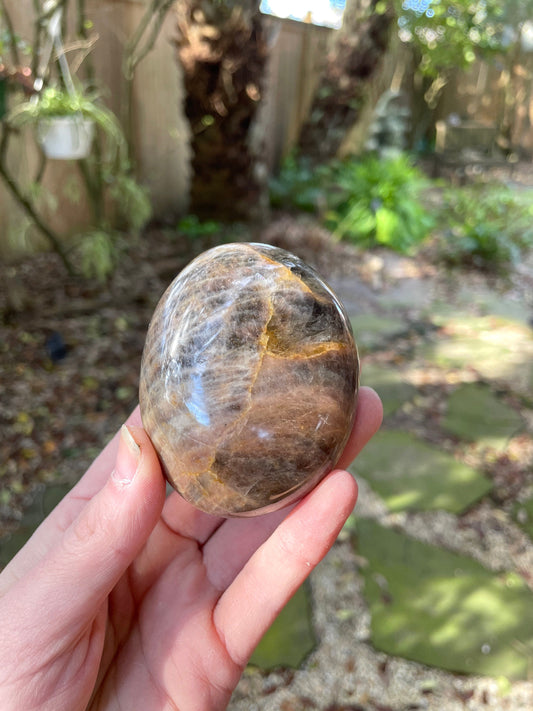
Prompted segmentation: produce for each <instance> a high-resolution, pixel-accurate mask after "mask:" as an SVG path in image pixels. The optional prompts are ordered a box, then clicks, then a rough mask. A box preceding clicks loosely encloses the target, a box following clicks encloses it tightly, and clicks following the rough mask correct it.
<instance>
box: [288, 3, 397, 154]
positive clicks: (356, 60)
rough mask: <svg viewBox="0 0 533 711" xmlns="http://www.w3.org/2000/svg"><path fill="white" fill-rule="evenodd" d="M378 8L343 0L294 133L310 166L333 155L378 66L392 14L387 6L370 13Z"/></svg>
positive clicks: (390, 24)
mask: <svg viewBox="0 0 533 711" xmlns="http://www.w3.org/2000/svg"><path fill="white" fill-rule="evenodd" d="M378 4H382V3H379V0H370V2H369V3H368V2H367V3H365V2H360V1H359V2H357V0H352V3H351V5H350V2H349V1H348V4H347V7H346V10H345V16H344V20H343V26H342V28H341V29H340V30H339V34H338V37H337V39H336V41H335V43H334V45H333V47H332V49H331V51H330V52H329V54H328V57H327V60H326V66H325V68H324V71H323V74H322V77H321V79H320V81H319V84H318V87H317V90H316V92H315V95H314V99H313V102H312V104H311V108H310V111H309V115H308V118H307V120H306V121H305V123H304V125H303V126H302V129H301V131H300V137H299V141H298V153H299V154H300V156H302V157H304V158H306V159H307V160H309V161H310V162H311V163H313V164H317V163H322V162H327V161H329V160H331V159H333V158H334V157H335V156H336V155H337V153H338V151H339V148H340V146H341V144H342V141H343V139H344V137H345V135H346V133H347V131H349V130H350V129H351V128H352V127H353V126H354V124H355V123H356V122H357V120H358V118H359V116H360V113H361V110H362V108H363V106H364V104H365V99H366V87H367V86H368V84H369V83H370V82H371V81H372V79H373V78H374V77H375V75H376V73H377V71H378V69H379V68H380V66H381V60H382V59H383V57H384V55H385V53H386V51H387V48H388V45H389V36H390V30H391V26H392V21H393V19H394V17H395V15H394V11H393V9H392V6H391V5H390V4H388V5H387V8H386V10H385V12H381V13H379V12H376V6H377V5H378ZM364 5H367V8H366V10H365V8H364V7H363V6H364Z"/></svg>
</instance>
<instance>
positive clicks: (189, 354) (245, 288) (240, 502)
mask: <svg viewBox="0 0 533 711" xmlns="http://www.w3.org/2000/svg"><path fill="white" fill-rule="evenodd" d="M358 382H359V361H358V355H357V348H356V345H355V342H354V338H353V335H352V331H351V327H350V322H349V320H348V318H347V316H346V313H345V311H344V308H343V306H342V304H341V303H340V301H339V300H338V298H337V297H336V296H335V294H333V292H332V291H331V289H330V288H329V287H328V286H327V285H326V284H325V283H324V282H323V281H322V279H321V278H320V277H319V276H318V274H317V273H316V272H315V271H314V270H313V269H311V268H310V267H309V266H307V265H306V264H305V263H304V262H302V261H301V260H300V259H299V258H298V257H295V256H294V255H292V254H289V253H288V252H286V251H284V250H282V249H279V248H277V247H271V246H269V245H264V244H254V243H248V244H246V243H244V244H229V245H223V246H220V247H215V248H214V249H211V250H209V251H207V252H204V253H203V254H201V255H200V256H199V257H197V258H196V259H195V260H194V261H192V262H191V263H190V264H189V265H188V266H187V267H186V268H185V269H184V270H183V271H182V272H181V273H180V274H179V275H178V276H177V278H176V279H175V280H174V281H173V282H172V284H171V285H170V286H169V287H168V289H167V291H166V292H165V294H164V295H163V297H162V298H161V301H160V302H159V304H158V306H157V308H156V310H155V312H154V315H153V318H152V320H151V322H150V326H149V329H148V334H147V338H146V343H145V347H144V352H143V358H142V365H141V379H140V394H139V395H140V397H139V399H140V406H141V415H142V421H143V425H144V427H145V429H146V431H147V432H148V434H149V435H150V438H151V440H152V442H153V444H154V447H155V448H156V450H157V452H158V455H159V457H160V460H161V463H162V466H163V470H164V472H165V475H166V477H167V479H168V480H169V482H170V483H171V484H172V486H173V487H174V488H175V489H176V490H177V491H178V492H179V493H180V494H181V495H182V496H183V497H184V498H185V499H186V500H187V501H189V502H190V503H192V504H194V505H195V506H196V507H198V508H199V509H202V510H203V511H205V512H207V513H210V514H217V515H222V516H238V515H240V516H243V515H254V514H259V513H265V512H267V511H272V510H274V509H277V508H281V506H284V505H286V504H288V503H290V502H292V501H295V500H296V499H298V498H300V497H301V496H303V495H304V494H305V493H306V492H308V491H309V490H310V489H311V488H312V487H313V486H315V484H317V482H318V481H319V480H320V479H321V478H322V477H323V476H324V475H325V474H327V472H328V471H329V470H330V469H331V468H332V467H333V466H334V465H335V464H336V462H337V459H338V458H339V456H340V454H341V452H342V450H343V448H344V446H345V444H346V441H347V439H348V436H349V434H350V431H351V428H352V424H353V420H354V415H355V407H356V397H357V390H358Z"/></svg>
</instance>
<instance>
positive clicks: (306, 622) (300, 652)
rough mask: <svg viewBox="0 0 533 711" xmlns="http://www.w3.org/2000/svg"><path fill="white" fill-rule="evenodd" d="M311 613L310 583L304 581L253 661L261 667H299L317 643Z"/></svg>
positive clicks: (266, 636) (262, 643)
mask: <svg viewBox="0 0 533 711" xmlns="http://www.w3.org/2000/svg"><path fill="white" fill-rule="evenodd" d="M311 616H312V611H311V596H310V590H309V585H308V584H307V583H304V584H303V585H302V586H300V588H298V590H297V591H296V593H295V594H294V595H293V597H292V598H291V599H290V600H289V602H288V603H287V605H285V607H284V608H283V610H282V611H281V612H280V614H279V615H278V617H277V618H276V620H275V621H274V622H273V624H272V626H271V627H270V629H269V630H268V631H267V632H266V634H265V635H264V636H263V639H262V640H261V642H260V643H259V645H258V646H257V647H256V649H255V651H254V653H253V654H252V657H251V659H250V664H251V665H252V666H257V667H260V668H261V669H275V668H276V667H293V668H298V667H299V666H300V664H301V663H302V662H303V660H304V659H305V658H306V657H307V656H308V655H309V654H310V653H311V652H312V651H313V649H314V647H315V644H316V638H315V634H314V631H313V624H312V620H311Z"/></svg>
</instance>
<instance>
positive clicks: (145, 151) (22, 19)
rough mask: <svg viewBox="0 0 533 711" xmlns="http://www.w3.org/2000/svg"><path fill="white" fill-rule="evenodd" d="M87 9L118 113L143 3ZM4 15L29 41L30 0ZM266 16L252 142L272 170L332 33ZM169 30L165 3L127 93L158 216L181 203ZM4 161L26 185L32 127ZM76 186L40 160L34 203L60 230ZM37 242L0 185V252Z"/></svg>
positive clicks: (130, 0) (183, 185)
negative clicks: (263, 72)
mask: <svg viewBox="0 0 533 711" xmlns="http://www.w3.org/2000/svg"><path fill="white" fill-rule="evenodd" d="M88 7H89V18H90V20H91V22H92V23H93V28H92V29H91V34H92V35H93V36H94V38H95V39H96V41H95V43H94V47H93V49H92V51H91V61H92V63H93V65H94V68H95V72H96V76H97V80H98V82H99V84H100V85H101V86H102V87H103V92H104V96H105V97H106V101H107V103H108V104H109V106H110V108H112V109H113V111H115V113H116V114H117V115H118V116H121V115H122V109H123V102H124V101H125V100H126V96H125V83H124V79H123V70H122V64H123V57H124V46H125V44H126V42H127V41H128V39H129V38H130V37H131V36H132V34H133V32H134V31H135V28H136V27H137V26H138V23H139V21H140V19H141V16H142V13H143V11H144V8H145V3H143V2H142V0H89V3H88ZM11 15H12V19H13V21H14V24H15V27H16V29H17V32H18V34H19V35H20V36H22V37H24V38H27V39H28V40H30V39H31V33H32V18H33V17H34V12H33V3H32V0H19V1H18V2H17V4H16V6H13V8H12V9H11ZM71 19H72V18H71ZM265 21H266V25H267V31H268V33H269V38H270V43H271V60H270V63H269V68H268V87H269V90H268V91H267V95H266V96H265V97H263V98H264V100H263V104H262V108H261V112H260V119H259V120H258V122H257V126H256V129H255V138H254V140H256V141H257V142H258V144H259V145H260V146H261V153H262V155H263V156H264V157H265V159H266V163H267V165H268V167H269V168H272V167H273V166H275V165H277V164H278V162H279V160H280V158H281V156H282V155H283V154H284V153H286V151H287V150H288V149H289V147H290V145H291V144H292V142H293V141H294V140H295V138H296V136H297V134H298V129H299V125H300V122H301V121H302V120H303V117H304V116H305V113H306V110H307V107H308V105H309V101H310V99H311V96H312V93H313V90H314V87H315V85H316V80H317V77H318V72H319V70H320V62H321V60H322V58H323V57H324V52H325V51H326V45H327V42H328V39H329V37H330V35H331V32H332V31H331V30H329V29H327V28H323V27H317V26H314V25H311V24H302V23H298V22H293V21H290V20H278V19H275V18H270V17H266V18H265ZM175 33H176V27H175V20H174V15H173V12H172V11H170V12H169V13H168V14H167V16H166V18H165V21H164V23H163V26H162V28H161V31H160V34H159V36H158V39H157V41H156V43H155V46H154V47H153V49H152V51H151V52H150V53H149V54H148V55H147V56H146V57H145V59H143V61H142V62H141V63H140V64H139V65H138V67H137V70H136V72H135V77H134V80H133V93H132V99H131V114H130V115H131V121H132V124H131V131H132V137H133V145H134V153H135V161H136V170H137V176H138V179H139V181H140V182H141V183H142V184H143V185H145V186H147V187H148V189H149V191H150V195H151V198H152V203H153V207H154V212H155V215H156V216H157V217H159V218H162V219H172V218H176V217H177V216H179V215H180V214H182V213H183V211H184V210H186V206H187V197H188V184H189V159H190V151H189V127H188V123H187V121H186V120H185V117H184V114H183V100H184V96H183V86H182V78H181V69H180V66H179V64H178V63H177V61H176V57H175V52H174V47H173V39H174V37H175ZM66 44H67V46H68V37H67V41H66ZM69 57H70V55H69ZM82 67H83V65H82ZM9 164H10V168H11V170H12V172H13V173H14V174H15V176H16V178H17V180H18V181H19V183H20V184H21V185H25V186H26V187H29V186H30V185H31V182H32V176H33V175H35V172H36V170H37V164H38V151H37V148H36V145H35V141H34V137H33V134H32V132H31V131H29V130H28V131H25V132H24V133H23V134H21V135H20V136H18V137H17V138H16V139H15V140H12V141H11V147H10V153H9ZM81 191H82V187H81V184H80V182H79V177H78V175H77V168H76V166H75V165H72V164H70V163H65V162H61V161H49V162H48V163H47V167H46V171H45V174H44V176H43V181H42V190H41V192H42V194H43V198H42V200H41V209H42V210H43V213H44V215H45V217H46V219H47V220H48V221H49V222H50V224H51V225H52V226H53V227H54V228H55V229H56V230H58V231H59V232H61V233H62V234H65V235H69V234H71V233H74V232H77V231H79V230H82V229H83V228H84V226H86V225H87V224H88V223H89V221H90V215H89V210H88V207H87V205H86V204H85V202H86V201H85V202H84V201H81V202H76V201H75V202H72V196H74V195H78V194H80V192H81ZM36 240H37V241H38V240H39V237H38V235H37V233H36V230H35V228H33V227H32V226H31V223H30V221H29V220H28V219H27V218H26V217H25V216H24V214H23V212H22V211H21V210H20V208H18V207H17V205H16V203H15V202H14V200H13V199H12V198H11V196H10V194H9V193H8V192H7V190H6V188H5V186H4V185H3V184H1V183H0V255H3V256H7V255H12V254H17V252H19V251H22V252H23V251H25V250H26V249H27V248H29V247H30V246H32V245H34V244H35V242H36Z"/></svg>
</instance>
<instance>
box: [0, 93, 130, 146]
mask: <svg viewBox="0 0 533 711" xmlns="http://www.w3.org/2000/svg"><path fill="white" fill-rule="evenodd" d="M7 120H8V121H9V122H10V123H11V124H12V125H13V126H14V127H22V126H25V125H31V124H33V126H34V127H35V128H36V134H37V141H38V143H39V144H40V145H41V147H42V149H43V151H44V153H45V155H46V156H47V157H48V158H55V159H59V160H77V159H80V158H85V157H87V156H88V155H89V153H90V151H91V146H92V142H93V138H94V135H95V133H96V128H98V129H99V130H100V131H101V132H102V134H103V135H105V136H106V138H107V139H108V140H107V149H108V151H109V152H110V154H113V153H116V154H117V155H118V154H119V153H120V157H121V158H123V153H124V151H125V143H124V138H123V135H122V131H121V129H120V126H119V124H118V122H117V119H116V117H115V116H114V114H113V113H111V111H109V109H107V108H106V107H105V106H102V105H101V104H98V103H97V102H96V101H95V100H93V99H91V98H89V97H87V96H84V95H83V94H80V93H75V94H71V93H69V92H65V91H62V90H60V89H56V88H52V87H50V88H47V89H44V90H43V91H42V92H41V93H40V94H39V95H38V96H34V97H32V98H31V99H30V100H29V101H26V102H24V103H23V104H19V105H18V106H17V107H16V108H15V109H14V110H13V111H11V112H10V114H9V116H8V118H7Z"/></svg>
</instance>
